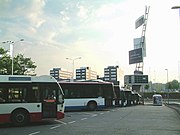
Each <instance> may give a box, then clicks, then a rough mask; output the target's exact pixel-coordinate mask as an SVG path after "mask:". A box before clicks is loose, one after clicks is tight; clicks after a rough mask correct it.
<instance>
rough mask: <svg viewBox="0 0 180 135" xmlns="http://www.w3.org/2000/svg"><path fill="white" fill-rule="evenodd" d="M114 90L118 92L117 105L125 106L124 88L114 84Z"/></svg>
mask: <svg viewBox="0 0 180 135" xmlns="http://www.w3.org/2000/svg"><path fill="white" fill-rule="evenodd" d="M114 91H115V93H116V99H115V105H116V106H121V107H123V106H125V105H126V103H125V101H126V95H125V92H124V90H123V89H121V88H120V86H119V85H114Z"/></svg>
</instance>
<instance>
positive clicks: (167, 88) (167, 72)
mask: <svg viewBox="0 0 180 135" xmlns="http://www.w3.org/2000/svg"><path fill="white" fill-rule="evenodd" d="M165 70H166V71H167V89H168V105H169V88H168V69H165Z"/></svg>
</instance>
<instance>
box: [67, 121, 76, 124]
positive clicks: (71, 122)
mask: <svg viewBox="0 0 180 135" xmlns="http://www.w3.org/2000/svg"><path fill="white" fill-rule="evenodd" d="M75 122H76V121H70V122H68V124H73V123H75Z"/></svg>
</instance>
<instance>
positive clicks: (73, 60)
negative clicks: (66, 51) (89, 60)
mask: <svg viewBox="0 0 180 135" xmlns="http://www.w3.org/2000/svg"><path fill="white" fill-rule="evenodd" d="M66 59H67V60H71V61H72V64H73V71H72V81H74V62H75V60H78V59H81V57H77V58H73V59H72V58H66Z"/></svg>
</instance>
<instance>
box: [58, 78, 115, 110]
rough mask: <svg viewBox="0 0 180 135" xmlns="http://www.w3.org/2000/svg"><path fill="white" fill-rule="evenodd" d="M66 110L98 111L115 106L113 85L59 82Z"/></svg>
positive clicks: (101, 82)
mask: <svg viewBox="0 0 180 135" xmlns="http://www.w3.org/2000/svg"><path fill="white" fill-rule="evenodd" d="M59 84H60V85H61V87H62V89H63V93H64V98H65V99H64V100H65V111H66V110H77V109H78V110H82V109H88V110H96V109H98V108H104V107H110V106H113V105H114V103H115V102H114V99H115V93H114V88H113V83H111V82H104V81H89V82H86V81H85V82H59Z"/></svg>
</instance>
